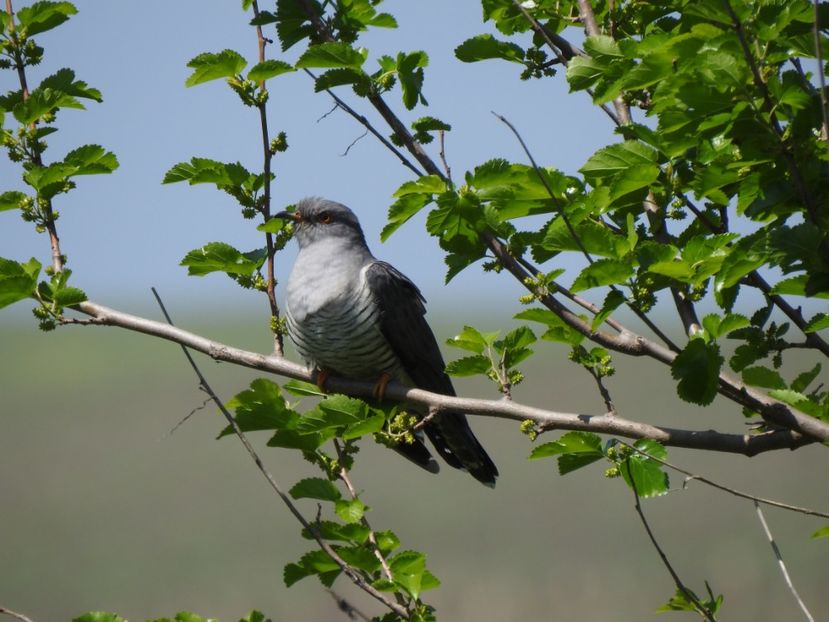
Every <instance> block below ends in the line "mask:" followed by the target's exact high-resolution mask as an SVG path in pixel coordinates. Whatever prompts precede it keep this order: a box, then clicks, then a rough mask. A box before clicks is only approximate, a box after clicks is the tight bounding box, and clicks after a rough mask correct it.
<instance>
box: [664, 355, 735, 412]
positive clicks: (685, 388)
mask: <svg viewBox="0 0 829 622" xmlns="http://www.w3.org/2000/svg"><path fill="white" fill-rule="evenodd" d="M722 363H723V358H722V356H721V355H720V349H719V347H718V346H717V345H716V344H714V343H711V344H707V343H705V341H703V340H702V339H691V340H690V341H689V342H688V344H687V345H686V346H685V348H684V349H683V350H682V352H680V353H679V354H678V355H677V356H676V358H675V359H674V360H673V363H671V375H672V376H673V377H674V379H675V380H678V381H679V382H678V383H677V393H678V394H679V397H681V398H682V399H683V400H685V401H686V402H692V403H694V404H699V405H701V406H707V405H708V404H710V403H711V402H712V401H714V397H715V396H716V395H717V389H718V388H719V377H720V367H721V366H722Z"/></svg>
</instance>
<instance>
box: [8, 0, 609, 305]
mask: <svg viewBox="0 0 829 622" xmlns="http://www.w3.org/2000/svg"><path fill="white" fill-rule="evenodd" d="M75 5H76V6H77V8H78V9H79V13H78V14H77V15H75V16H74V17H73V18H72V19H70V21H69V22H68V23H66V24H64V25H63V26H61V27H59V28H57V29H56V30H53V31H50V32H48V33H44V34H42V35H40V36H39V37H37V38H36V40H37V41H38V42H39V43H40V44H41V45H42V46H44V47H45V49H46V55H45V59H44V62H43V63H42V64H41V65H40V66H38V67H35V68H32V69H30V82H31V84H33V85H34V84H37V83H38V82H39V80H40V79H42V78H43V77H45V76H46V75H49V74H51V73H52V72H54V71H55V70H57V69H59V68H61V67H71V68H72V69H74V70H75V71H76V74H77V77H78V78H79V79H82V80H84V81H86V82H87V83H89V84H90V85H91V86H94V87H96V88H98V89H100V90H101V91H102V93H103V97H104V101H103V103H102V104H95V103H94V102H93V103H92V104H90V105H89V106H88V110H87V111H74V110H67V111H62V112H61V113H60V115H59V118H58V127H59V128H60V131H59V133H57V134H55V135H53V136H52V137H50V140H49V142H50V149H49V151H47V153H46V161H47V162H49V161H54V160H56V159H60V158H62V157H63V156H64V155H65V153H66V152H67V151H69V150H70V149H72V148H74V147H76V146H79V145H81V144H85V143H98V144H101V145H103V146H105V147H106V148H107V149H110V150H112V151H114V152H115V153H116V154H117V156H118V159H119V161H120V164H121V166H120V168H119V169H118V170H117V171H116V172H115V173H114V174H113V175H110V176H92V177H82V178H79V180H78V188H77V190H75V191H73V192H72V193H70V194H69V195H62V196H59V197H57V199H56V202H55V203H56V207H57V209H58V210H59V211H60V213H61V219H60V220H59V222H58V225H59V230H60V233H61V237H62V243H63V250H64V252H65V253H67V254H68V256H69V266H70V267H71V268H72V269H73V270H74V272H75V275H74V277H73V280H74V282H75V284H76V285H78V286H79V287H81V288H83V289H84V290H85V291H86V292H87V293H88V295H89V296H90V297H91V298H93V299H94V300H96V301H98V302H101V303H104V304H112V305H124V304H127V305H128V306H129V308H136V307H142V308H149V307H150V305H151V297H150V293H149V288H150V286H152V285H155V286H157V287H158V288H160V290H161V292H162V294H163V295H164V296H165V299H166V300H167V302H168V304H172V305H173V306H174V308H183V307H189V308H192V307H197V308H199V309H201V310H203V311H204V312H209V310H210V309H211V308H215V309H220V308H221V309H226V308H227V307H228V306H231V305H233V306H235V305H245V306H248V305H254V306H256V307H258V306H260V305H261V306H262V308H264V301H263V300H260V299H259V298H258V297H257V295H256V294H252V293H244V292H241V291H240V290H239V289H238V287H236V286H235V285H234V284H233V283H232V282H231V281H230V280H229V279H227V277H225V276H224V275H212V276H208V277H205V278H193V277H187V275H186V270H185V269H184V268H181V267H179V266H178V263H179V261H180V260H181V258H182V257H183V256H184V255H185V254H186V253H187V252H188V251H189V250H191V249H193V248H197V247H200V246H201V245H203V244H205V243H207V242H211V241H225V242H228V243H230V244H233V245H235V246H236V247H237V248H239V249H240V250H251V249H254V248H257V247H260V246H262V245H263V240H262V239H261V238H262V234H260V233H258V232H256V231H255V229H254V225H253V224H252V223H251V222H250V221H244V220H242V219H241V217H240V216H239V210H238V209H237V207H236V205H235V203H234V201H233V199H232V198H231V197H229V196H228V195H225V194H223V193H221V192H219V191H217V190H215V189H214V188H213V187H209V186H196V187H189V186H187V185H184V184H175V185H168V186H162V185H161V183H160V182H161V179H162V177H163V176H164V173H165V171H166V170H167V169H168V168H170V167H171V166H172V165H174V164H176V163H178V162H181V161H186V160H189V159H190V157H192V156H202V157H209V158H214V159H217V160H222V161H227V162H232V161H240V162H242V163H243V164H244V165H245V166H247V167H248V168H249V169H250V170H259V169H260V167H261V154H260V150H261V144H260V142H259V141H260V136H259V126H258V119H257V115H256V111H255V110H253V109H249V108H245V107H244V106H242V105H241V103H240V102H239V101H238V98H237V97H236V96H235V95H234V94H233V93H232V92H231V91H230V90H229V89H228V88H227V87H226V85H224V84H223V82H222V81H216V82H213V83H209V84H205V85H201V86H197V87H194V88H186V87H185V86H184V81H185V79H186V77H187V76H188V75H189V73H190V70H189V69H188V68H187V67H186V64H187V62H188V61H189V60H190V59H191V58H193V57H194V56H196V55H197V54H199V53H201V52H205V51H211V52H216V51H219V50H222V49H224V48H232V49H235V50H237V51H238V52H239V53H241V54H242V55H244V56H245V57H246V58H248V59H250V61H251V62H250V65H249V66H251V65H252V64H253V63H254V62H255V57H256V37H255V32H254V30H253V28H251V27H249V26H248V25H247V22H248V19H249V15H248V16H246V15H245V14H244V13H243V12H242V11H241V8H240V5H241V3H240V2H238V1H237V2H196V1H195V0H177V1H176V2H164V1H161V0H147V1H143V2H99V1H93V0H77V1H76V2H75ZM20 6H22V3H20V2H16V3H15V7H16V8H19V7H20ZM262 8H263V9H267V8H269V5H268V4H267V3H264V4H263V5H262ZM381 9H382V10H385V11H388V12H391V13H392V14H394V15H395V16H396V17H397V19H398V22H399V24H400V28H398V29H397V30H385V29H373V30H372V31H370V32H369V33H368V34H366V35H365V36H364V38H363V39H361V43H362V45H364V46H365V47H367V48H368V49H369V51H370V56H369V61H368V63H367V65H366V66H367V67H374V66H376V58H377V57H379V56H380V55H382V54H396V53H397V52H398V51H413V50H419V49H423V50H425V51H426V52H427V53H428V54H429V58H430V64H429V67H428V68H427V72H426V81H425V85H424V90H423V92H424V94H425V96H426V98H427V99H428V101H429V104H430V105H429V106H428V107H422V106H419V107H418V108H416V109H415V110H414V111H407V110H405V108H404V107H403V105H402V103H401V101H400V95H399V90H395V91H394V92H393V93H392V94H390V95H389V96H388V101H389V103H390V104H391V105H392V107H393V108H394V109H395V110H396V111H397V112H398V114H399V115H400V116H401V117H402V118H403V119H404V121H406V122H407V123H409V122H411V121H412V120H414V119H417V118H419V117H421V116H424V115H427V114H428V115H431V116H436V117H438V118H440V119H442V120H444V121H446V122H448V123H450V124H451V125H452V131H451V132H450V133H449V134H448V136H447V142H446V155H447V159H448V161H449V164H450V166H451V168H452V172H453V176H454V178H455V179H456V180H458V179H461V178H462V175H463V172H464V171H466V170H470V169H471V168H473V167H474V166H476V165H478V164H481V163H483V162H485V161H486V160H488V159H490V158H493V157H505V158H507V159H510V160H512V161H516V162H526V158H525V156H524V154H523V152H522V151H521V149H520V147H519V145H518V144H517V142H516V140H515V138H514V137H513V136H512V134H511V133H510V132H509V131H508V130H507V128H506V127H505V126H504V125H503V124H501V123H500V122H499V121H498V120H497V119H495V117H493V116H492V114H491V112H490V111H493V110H494V111H497V112H499V113H501V114H503V115H505V116H506V117H507V118H509V119H510V120H511V121H512V122H513V123H514V124H515V125H516V126H517V128H518V129H519V130H520V131H521V132H522V134H523V135H524V138H525V139H526V140H527V142H528V143H529V146H530V148H531V149H532V150H533V152H534V155H535V156H536V158H537V160H538V161H539V162H540V163H543V164H544V165H552V166H556V167H559V168H561V169H562V170H564V171H567V172H575V171H576V170H577V169H578V168H579V167H580V166H581V164H582V163H583V162H584V161H585V159H586V158H587V157H588V156H589V155H590V154H591V153H592V152H593V151H594V150H595V149H596V148H598V147H601V146H603V145H605V144H608V143H611V142H615V141H616V140H618V138H617V137H616V136H614V135H613V133H612V126H611V123H610V122H609V120H608V119H607V118H606V117H605V116H604V114H603V113H602V112H601V111H600V110H599V109H598V108H595V107H593V106H592V105H591V103H590V102H589V100H588V98H587V96H585V95H584V94H572V95H570V94H568V93H567V86H566V82H565V80H564V76H563V75H561V74H559V75H558V76H557V77H556V79H553V80H550V79H547V80H543V81H529V82H522V81H521V80H519V78H518V76H519V73H520V70H521V66H519V65H514V64H510V63H506V62H503V61H486V62H481V63H476V64H464V63H461V62H460V61H458V60H457V59H455V57H454V54H453V50H454V48H455V47H456V46H457V45H458V44H460V43H461V42H463V41H464V40H465V39H466V38H468V37H470V36H473V35H475V34H479V33H481V32H494V30H493V28H492V27H491V25H484V24H483V23H482V20H481V8H480V3H478V2H473V1H471V0H470V1H464V2H445V1H444V0H420V1H419V2H407V1H404V0H388V1H387V2H385V3H384V4H383V5H382V6H381ZM266 34H267V35H268V36H270V37H272V38H274V39H276V37H275V33H274V32H273V28H272V27H269V29H268V30H267V32H266ZM576 34H578V33H576ZM302 49H303V48H302V45H301V44H300V45H297V46H295V48H293V49H291V50H289V52H288V53H287V54H285V55H283V54H282V53H281V52H280V49H279V46H278V45H274V46H271V47H270V48H269V50H268V55H269V57H271V58H282V59H284V60H287V61H289V62H291V61H294V60H295V59H296V58H297V56H298V54H299V53H300V52H301V51H302ZM15 78H16V76H15V74H14V73H13V72H11V71H3V72H2V73H0V89H2V90H3V91H7V90H11V89H15V88H17V84H16V82H15ZM269 88H270V91H271V99H270V103H269V115H270V128H271V132H272V134H274V135H275V134H276V133H277V132H278V131H280V130H284V131H286V132H287V134H288V142H289V144H290V149H289V150H288V152H287V153H284V154H279V155H278V156H277V157H276V159H275V169H276V175H277V179H276V184H275V186H274V207H275V208H280V207H281V206H284V205H287V204H290V203H293V202H295V201H296V200H298V199H299V198H301V197H303V196H308V195H319V196H324V197H327V198H331V199H335V200H338V201H340V202H343V203H345V204H347V205H349V206H350V207H352V208H353V209H354V210H355V211H356V212H357V213H358V215H359V217H360V218H361V220H362V222H363V225H364V228H365V230H366V235H367V238H368V240H369V243H370V245H371V246H372V248H373V250H374V253H375V254H376V255H377V256H379V257H380V258H382V259H385V260H387V261H390V262H392V263H393V264H395V265H396V266H397V267H398V268H400V269H401V270H402V271H403V272H404V273H406V274H408V275H409V276H410V277H411V278H412V279H413V280H414V281H415V282H416V283H418V285H419V286H420V287H421V289H422V290H423V292H424V294H425V295H426V297H427V298H428V299H429V302H430V305H431V306H432V308H436V307H437V308H444V309H450V308H453V307H455V303H457V301H458V300H459V299H463V300H470V299H478V300H484V299H486V298H488V297H489V295H490V294H491V292H492V290H493V288H498V291H499V292H503V297H505V298H511V299H514V298H515V297H516V296H517V295H519V293H520V288H519V287H518V285H517V284H515V283H513V282H511V279H510V278H509V277H507V276H506V275H502V276H500V277H495V276H492V275H484V274H482V273H481V270H480V269H479V268H475V267H473V268H471V269H469V270H467V272H465V273H463V274H461V276H459V277H458V278H456V280H455V281H453V282H452V283H451V284H450V285H449V286H448V287H447V288H444V286H443V277H444V273H445V269H444V266H443V263H442V256H441V255H440V253H439V252H438V251H439V249H438V248H437V244H436V240H435V239H433V238H430V237H429V236H428V235H427V234H426V233H425V231H424V229H423V221H424V219H425V213H423V214H421V215H420V217H419V218H416V219H415V220H413V221H412V222H410V223H409V224H408V225H407V226H405V227H404V228H403V229H401V230H399V231H398V232H397V233H396V234H395V235H394V236H392V238H391V239H390V240H389V241H388V242H387V243H385V244H381V243H380V241H379V232H380V229H381V228H382V226H383V224H384V223H385V216H386V211H387V208H388V206H389V205H390V204H391V203H392V198H391V195H392V193H393V192H394V191H395V190H396V188H397V187H398V186H399V185H400V184H401V183H402V182H404V181H406V180H407V179H411V177H412V174H411V173H410V171H409V170H408V169H406V168H404V167H403V166H401V165H400V164H399V162H398V161H397V160H396V159H395V158H394V157H393V156H392V155H391V154H390V153H389V152H388V151H387V150H385V148H384V147H382V145H380V144H379V143H378V142H377V141H376V140H375V139H373V138H372V137H371V136H366V137H364V138H362V139H360V140H359V141H358V142H356V144H354V145H353V146H352V147H351V149H350V150H349V152H348V155H346V156H343V153H344V152H345V151H346V149H347V148H348V147H349V145H350V144H351V143H352V142H353V141H354V140H355V139H358V138H359V137H360V136H361V134H362V133H363V128H362V127H361V126H359V125H358V124H357V123H356V122H355V121H354V120H353V119H351V118H350V117H348V116H347V115H345V114H344V113H342V112H339V111H337V112H335V113H333V114H330V115H328V116H325V115H326V113H328V112H329V111H330V110H331V108H332V102H331V100H330V99H329V98H328V97H327V96H326V95H324V94H315V93H314V92H313V83H312V81H311V80H310V79H309V78H308V77H307V76H306V75H304V74H303V73H300V72H297V73H296V74H290V75H283V76H280V77H278V78H276V79H274V80H272V81H270V82H269ZM338 92H339V94H340V96H342V97H344V98H345V99H346V100H347V101H348V102H349V103H350V104H352V105H354V106H355V107H356V108H357V109H358V110H359V111H360V112H361V113H362V114H365V115H366V116H367V117H368V118H369V119H371V120H372V121H374V122H375V123H376V125H377V127H378V128H379V129H381V131H383V132H384V133H386V134H388V133H389V132H388V131H387V129H386V127H385V126H384V125H383V123H382V121H381V120H380V119H379V118H378V116H377V115H376V114H375V113H374V111H373V109H372V108H371V107H370V105H368V103H367V102H365V101H361V100H359V99H358V98H357V97H356V96H354V94H353V93H352V92H351V90H350V88H349V87H341V88H340V89H339V91H338ZM324 116H325V118H323V117H324ZM429 148H430V150H431V153H432V155H435V156H436V155H437V147H436V146H434V145H430V146H429ZM0 187H2V189H4V190H5V189H10V188H16V187H21V188H22V182H21V181H20V170H19V167H18V166H17V165H14V164H12V163H10V162H9V161H8V160H7V159H6V158H5V157H3V161H2V162H0ZM292 251H293V249H290V251H289V252H288V253H286V255H285V257H284V259H283V260H282V261H281V262H280V265H279V267H278V277H280V278H285V277H286V276H287V270H288V269H289V265H290V262H291V261H292V256H293V252H292ZM32 255H35V256H37V257H38V258H39V259H40V260H41V261H42V262H43V263H44V264H46V263H48V258H49V255H48V241H47V239H46V238H45V236H42V235H40V236H39V235H37V234H35V233H34V231H33V228H32V227H31V225H29V224H28V223H24V222H22V221H21V219H20V218H19V215H18V213H17V212H6V213H2V214H0V256H4V257H9V258H13V259H16V260H25V259H27V258H29V257H30V256H32ZM572 277H573V278H574V277H575V274H573V275H572ZM280 295H281V293H280ZM27 306H28V305H27V303H18V304H17V305H15V307H17V309H16V310H15V313H14V315H18V314H19V313H21V312H22V313H26V314H28V310H27V309H26V307H27ZM8 312H9V310H8V309H6V310H4V313H3V314H0V321H3V318H4V317H8Z"/></svg>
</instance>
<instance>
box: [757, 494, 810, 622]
mask: <svg viewBox="0 0 829 622" xmlns="http://www.w3.org/2000/svg"><path fill="white" fill-rule="evenodd" d="M754 509H755V510H757V518H759V519H760V524H761V525H762V526H763V531H764V532H765V533H766V538H768V541H769V544H771V550H772V551H774V557H775V559H777V565H778V566H779V567H780V572H781V573H782V574H783V580H784V581H785V582H786V585H787V586H788V588H789V591H790V592H791V593H792V596H794V599H795V600H796V601H797V604H798V606H799V607H800V610H801V611H802V612H803V615H804V616H805V618H806V619H807V620H808V621H809V622H815V619H814V618H813V617H812V614H811V613H809V609H808V608H807V607H806V603H804V602H803V599H802V598H800V594H798V593H797V590H796V589H795V587H794V583H792V578H791V577H790V576H789V571H788V570H786V564H785V563H783V555H781V553H780V549H779V548H778V546H777V543H776V542H775V541H774V536H772V535H771V530H770V529H769V525H768V523H766V517H765V516H764V515H763V510H761V509H760V504H759V503H757V501H755V502H754Z"/></svg>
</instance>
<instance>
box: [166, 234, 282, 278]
mask: <svg viewBox="0 0 829 622" xmlns="http://www.w3.org/2000/svg"><path fill="white" fill-rule="evenodd" d="M266 257H267V251H266V249H264V248H263V249H257V250H254V251H250V252H247V253H242V252H241V251H239V250H236V249H235V248H233V247H232V246H231V245H230V244H225V243H224V242H210V243H209V244H205V245H204V246H202V247H201V248H197V249H194V250H192V251H190V252H189V253H187V255H185V257H184V259H182V260H181V263H180V264H179V265H182V266H187V274H188V275H190V276H204V275H205V274H210V273H211V272H225V273H226V274H229V275H240V276H251V275H252V274H253V273H254V272H256V271H257V270H259V268H261V267H262V264H263V263H264V262H265V258H266Z"/></svg>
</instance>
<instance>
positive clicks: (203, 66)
mask: <svg viewBox="0 0 829 622" xmlns="http://www.w3.org/2000/svg"><path fill="white" fill-rule="evenodd" d="M247 64H248V63H247V61H246V60H245V59H244V57H243V56H242V55H241V54H239V53H238V52H234V51H233V50H222V51H221V52H217V53H212V52H204V53H202V54H199V55H198V56H196V57H195V58H193V59H192V60H191V61H190V62H189V63H187V66H188V67H190V69H192V70H193V73H192V74H190V76H189V77H188V78H187V80H186V81H185V82H184V84H185V85H187V86H196V85H197V84H203V83H204V82H210V81H211V80H218V79H220V78H232V77H233V76H236V75H238V74H240V73H242V70H243V69H244V68H245V66H246V65H247Z"/></svg>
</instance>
